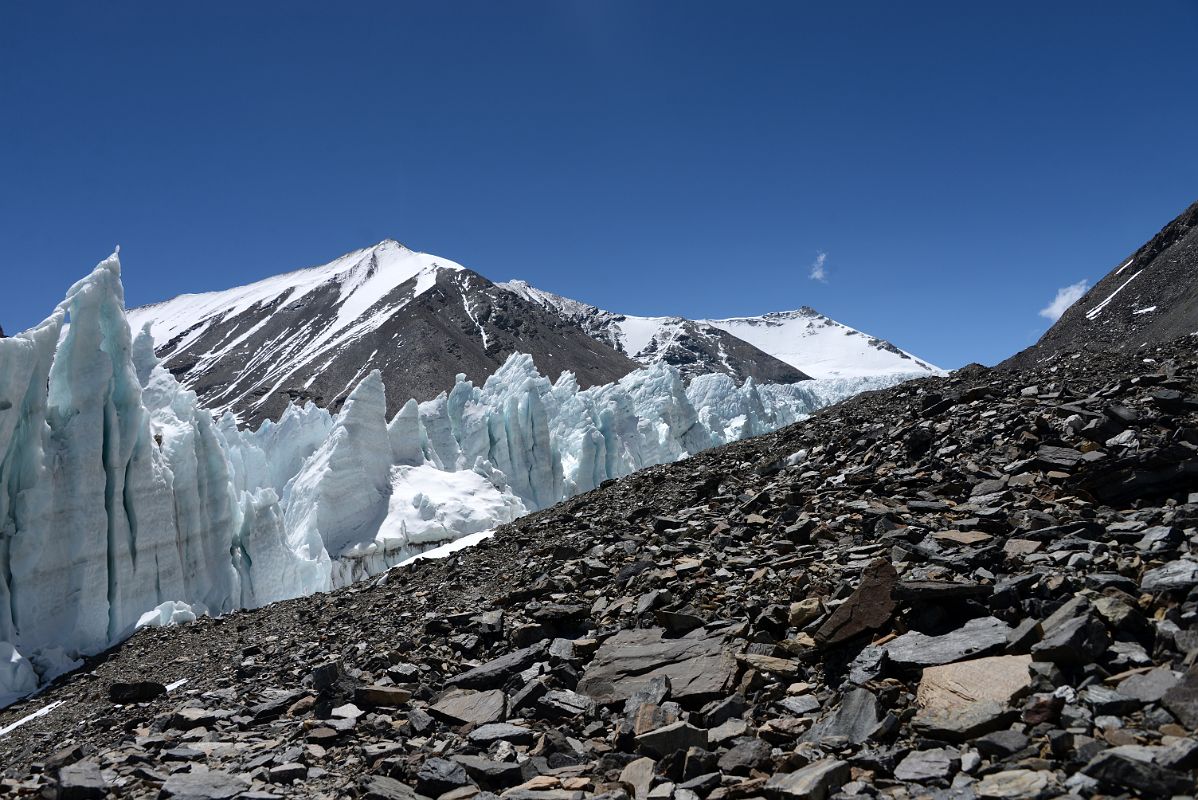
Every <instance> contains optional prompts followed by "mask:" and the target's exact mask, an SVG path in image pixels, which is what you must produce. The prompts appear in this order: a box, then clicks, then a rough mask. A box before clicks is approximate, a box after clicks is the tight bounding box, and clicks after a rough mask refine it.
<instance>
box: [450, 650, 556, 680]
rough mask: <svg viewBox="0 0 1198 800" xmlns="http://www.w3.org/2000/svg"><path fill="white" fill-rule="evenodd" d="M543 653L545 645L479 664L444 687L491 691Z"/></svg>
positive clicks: (535, 660)
mask: <svg viewBox="0 0 1198 800" xmlns="http://www.w3.org/2000/svg"><path fill="white" fill-rule="evenodd" d="M544 653H545V643H543V642H542V643H539V644H535V645H532V646H531V647H525V648H523V649H520V650H514V651H512V652H511V653H508V654H507V655H504V656H500V657H499V658H496V659H493V660H491V661H488V662H487V663H485V664H480V665H479V666H477V667H474V668H473V669H469V670H466V671H465V672H463V673H461V674H460V675H455V676H454V677H452V678H450V679H449V680H447V681H445V685H446V686H456V687H458V688H459V689H491V688H494V687H497V686H502V685H503V684H504V683H505V682H507V679H508V678H510V677H511V676H513V675H515V674H516V673H517V672H523V671H524V670H526V669H528V668H529V667H531V666H532V665H533V664H534V663H536V662H537V661H538V660H540V658H541V657H542V656H543V655H544Z"/></svg>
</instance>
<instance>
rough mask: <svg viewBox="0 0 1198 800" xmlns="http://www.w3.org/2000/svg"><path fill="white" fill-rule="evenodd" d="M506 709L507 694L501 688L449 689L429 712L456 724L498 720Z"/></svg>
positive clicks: (477, 723) (480, 723)
mask: <svg viewBox="0 0 1198 800" xmlns="http://www.w3.org/2000/svg"><path fill="white" fill-rule="evenodd" d="M506 710H507V695H505V694H504V693H503V691H502V690H501V689H491V690H490V691H486V692H475V691H472V690H470V689H451V690H449V691H448V692H446V693H445V694H444V695H442V696H441V699H440V700H438V701H437V702H436V703H435V704H433V705H432V706H430V707H429V713H430V714H432V715H433V716H435V717H439V718H441V719H444V720H447V721H449V722H452V723H455V724H458V725H465V724H468V723H469V724H473V725H485V724H487V723H488V722H499V721H500V720H502V719H503V717H504V714H505V711H506Z"/></svg>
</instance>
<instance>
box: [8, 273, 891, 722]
mask: <svg viewBox="0 0 1198 800" xmlns="http://www.w3.org/2000/svg"><path fill="white" fill-rule="evenodd" d="M68 323H69V324H68ZM896 380H897V379H896V378H895V377H894V376H887V377H885V378H879V379H873V380H871V379H850V380H834V381H807V382H804V383H802V384H796V385H792V386H772V385H763V386H758V385H755V384H754V383H753V382H752V381H749V382H746V383H745V384H744V385H743V386H737V385H735V383H734V382H733V381H732V380H731V379H730V378H728V377H727V376H724V375H710V376H700V377H698V378H695V379H694V380H692V382H691V384H690V385H689V386H686V385H684V384H683V382H682V380H681V378H680V377H679V375H678V373H677V372H676V371H675V370H674V369H673V368H671V367H668V366H664V365H655V366H652V367H649V368H646V369H642V370H638V371H636V372H633V373H631V374H629V375H628V376H626V377H625V378H623V379H621V380H620V381H618V382H616V383H612V384H608V385H605V386H597V387H592V388H590V389H586V390H580V389H579V386H578V383H577V381H576V380H575V378H574V376H573V375H572V374H570V373H568V372H567V373H563V374H562V375H561V376H560V377H559V378H558V379H557V380H556V381H550V380H549V379H548V378H546V377H545V376H543V375H541V374H539V373H538V372H537V370H536V368H535V366H534V364H533V361H532V358H531V357H530V356H528V355H524V354H520V353H516V354H513V355H512V356H511V357H510V358H509V359H508V360H507V362H506V363H505V364H504V365H503V366H502V367H501V368H500V369H499V370H497V371H496V372H495V373H494V374H493V375H491V376H490V377H489V378H488V379H487V380H486V381H485V382H484V383H483V385H482V386H475V385H473V384H472V383H471V382H470V381H467V380H465V378H464V376H458V378H457V380H456V382H455V385H454V387H453V389H452V390H450V391H448V392H446V393H443V394H442V395H440V396H438V397H437V398H434V399H433V400H429V401H427V402H423V403H417V402H416V401H414V400H413V401H409V402H408V403H407V404H406V405H405V406H404V407H403V408H402V409H401V410H400V411H399V412H398V413H397V414H396V415H395V416H394V417H393V418H392V419H391V420H387V419H386V402H385V396H384V387H383V380H382V378H381V376H380V375H379V373H378V372H377V371H376V372H372V373H370V374H369V375H367V376H366V377H365V378H364V379H363V380H362V381H361V382H360V383H359V384H358V385H357V386H356V387H355V388H354V389H353V391H352V392H351V393H350V395H349V397H348V399H347V400H346V402H345V404H344V405H343V407H342V408H341V410H340V411H339V413H337V414H332V413H330V412H328V411H326V410H325V409H322V408H318V407H316V406H315V405H312V404H307V405H304V406H295V405H293V406H291V407H289V408H288V409H287V410H286V411H285V412H284V413H283V414H282V416H281V417H280V419H279V420H278V421H277V422H272V421H267V422H264V423H263V424H262V425H261V426H259V427H258V428H257V429H256V430H245V429H242V428H240V427H239V426H238V424H237V420H236V419H235V418H234V417H233V416H232V415H230V414H225V415H224V416H222V417H221V418H219V419H216V418H214V417H213V415H212V414H211V413H210V412H208V411H207V410H206V409H204V408H203V407H202V406H200V405H198V403H197V400H196V396H195V394H194V393H193V392H191V391H189V390H187V389H186V388H185V387H183V386H181V385H180V384H179V383H178V381H176V379H175V378H174V377H173V376H172V375H171V374H170V373H169V372H168V371H167V370H166V369H164V368H163V367H161V366H160V365H159V364H158V359H157V358H156V357H155V355H154V351H153V342H152V340H151V338H150V336H149V333H148V332H147V331H142V332H140V333H139V334H138V335H137V336H136V337H134V336H133V333H132V331H131V330H130V328H129V325H128V322H127V320H126V318H125V313H124V290H123V287H122V285H121V280H120V262H119V260H118V258H117V256H116V255H113V256H111V257H110V258H108V259H106V260H105V261H103V262H101V263H100V264H99V265H98V266H97V267H96V268H95V270H94V271H93V272H92V273H91V274H90V275H88V276H87V277H86V278H84V279H83V280H81V281H79V282H78V283H76V284H75V285H74V286H73V287H71V289H70V291H68V293H67V296H66V299H65V300H64V301H63V302H62V303H61V304H60V305H59V307H58V308H57V309H55V311H54V313H53V314H51V315H50V317H49V318H47V319H46V320H45V321H44V322H43V323H41V324H40V325H38V326H36V327H34V328H32V329H30V330H27V331H25V332H23V333H20V334H17V335H15V336H13V337H11V338H7V339H0V704H2V703H4V702H5V701H8V700H11V699H12V698H14V697H17V696H20V695H21V694H24V693H27V692H29V691H32V690H35V689H36V688H37V686H38V685H39V684H40V683H41V682H44V681H45V680H47V679H49V678H51V677H53V676H54V675H56V674H58V673H60V672H62V671H64V670H65V669H68V668H70V667H71V666H73V665H75V664H77V663H78V662H77V659H78V658H79V657H80V656H82V655H87V654H90V653H95V652H98V651H100V650H102V649H104V648H105V647H107V646H109V645H110V644H112V643H114V642H116V641H119V640H120V639H121V638H123V637H125V636H127V635H129V633H131V632H132V631H133V630H135V629H136V627H137V626H138V625H145V624H169V623H171V622H179V621H186V620H189V619H194V617H195V615H197V614H204V613H213V614H215V613H224V612H227V611H231V610H234V609H237V608H248V607H256V606H261V605H264V604H266V603H270V602H274V601H277V600H282V599H287V598H290V597H296V596H300V595H304V594H309V593H312V592H317V591H327V590H329V589H332V588H336V587H338V586H341V585H345V584H347V583H349V582H351V581H354V580H357V579H360V578H363V577H367V576H370V575H374V574H378V573H380V572H382V571H384V570H386V569H388V568H389V567H391V566H393V565H395V564H397V563H400V562H402V561H403V560H405V559H407V558H410V557H412V556H414V555H416V554H418V553H420V552H421V551H424V550H427V549H429V548H433V547H435V546H437V545H442V544H445V543H447V542H450V541H453V540H456V539H459V538H461V537H463V536H468V535H475V534H482V533H483V532H485V531H488V530H490V529H492V528H494V527H496V526H497V525H500V524H502V523H505V522H510V521H512V520H514V519H516V518H517V517H519V516H521V515H523V514H525V513H527V512H529V511H532V510H536V509H540V508H544V507H547V506H549V505H552V504H553V503H556V502H558V501H560V500H562V499H564V498H566V497H570V496H572V495H574V494H577V493H580V492H585V491H588V490H590V489H593V488H595V487H597V486H598V485H599V484H600V483H601V482H602V481H604V480H607V479H609V478H619V477H622V476H624V475H627V474H629V473H631V472H633V471H635V470H637V469H640V468H642V467H645V466H650V465H653V464H660V463H664V462H668V461H673V460H676V459H678V458H682V457H685V456H687V455H689V454H692V453H694V452H697V451H698V450H701V449H704V448H707V447H711V446H713V445H718V444H723V443H726V442H728V441H732V440H734V439H739V438H743V437H746V436H753V435H757V434H760V433H765V432H767V431H770V430H773V429H775V428H778V427H780V426H782V425H786V424H789V423H791V422H794V421H796V420H797V419H800V418H801V417H802V416H804V415H805V414H808V413H810V412H811V411H813V410H814V409H816V408H818V407H820V406H822V405H826V404H828V403H829V402H834V401H835V400H838V399H841V398H843V397H845V396H848V395H850V394H852V393H854V392H856V391H860V390H862V389H871V388H880V387H881V386H884V385H888V384H890V383H894V382H896Z"/></svg>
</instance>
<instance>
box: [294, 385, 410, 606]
mask: <svg viewBox="0 0 1198 800" xmlns="http://www.w3.org/2000/svg"><path fill="white" fill-rule="evenodd" d="M386 414H387V403H386V397H385V395H384V390H383V380H382V377H381V376H380V375H379V373H378V371H377V370H375V371H372V372H371V373H370V374H369V375H368V376H367V377H366V378H364V379H363V380H362V382H361V383H359V384H358V385H357V387H356V388H354V390H353V391H352V392H351V393H350V395H349V398H348V399H347V400H346V401H345V405H344V406H343V408H342V409H341V412H340V413H339V414H338V416H337V421H336V423H334V425H333V429H332V431H331V432H330V433H329V436H328V438H327V439H326V440H325V442H324V444H322V445H321V446H320V448H319V449H318V450H317V451H316V452H315V453H313V454H312V456H311V457H309V458H308V460H307V461H305V462H304V466H303V467H302V468H301V469H300V471H299V473H298V474H297V475H296V476H295V477H294V478H293V479H292V480H291V481H289V482H288V484H287V488H286V490H285V491H284V495H283V502H284V505H285V506H286V509H287V510H286V516H285V518H284V523H285V526H286V529H287V537H288V542H289V544H290V545H291V547H292V549H294V550H295V551H297V552H298V553H299V554H300V555H301V556H303V557H305V558H307V559H310V560H311V561H313V562H315V563H320V564H323V563H325V562H327V560H328V559H339V558H342V557H352V556H353V555H355V554H356V552H357V549H358V548H361V547H364V546H367V545H369V544H370V543H372V542H373V541H374V537H375V534H376V533H377V532H378V529H379V527H380V525H382V522H383V519H384V518H385V517H386V516H387V500H388V498H389V497H390V494H391V481H390V470H391V440H390V437H389V436H388V434H387V421H386ZM328 585H329V584H328V583H326V582H324V581H318V584H317V585H316V586H314V587H312V588H313V589H317V590H318V589H325V588H328Z"/></svg>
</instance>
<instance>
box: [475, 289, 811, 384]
mask: <svg viewBox="0 0 1198 800" xmlns="http://www.w3.org/2000/svg"><path fill="white" fill-rule="evenodd" d="M497 285H498V286H499V287H500V288H503V289H507V290H508V291H509V292H512V293H513V294H516V295H519V296H520V297H523V298H524V299H526V300H528V301H529V302H531V303H535V304H537V305H539V306H541V307H542V308H544V309H545V310H546V311H548V312H550V313H555V314H557V315H558V316H560V317H561V318H562V319H564V320H566V321H567V322H569V323H571V324H573V325H577V326H578V327H579V328H581V329H582V330H583V332H585V333H586V334H587V335H588V336H590V337H591V338H593V339H595V340H596V341H599V342H603V343H604V344H606V345H608V346H610V347H613V348H615V349H616V350H619V351H620V352H621V353H624V354H625V355H627V356H629V357H631V358H632V359H634V360H635V361H637V362H639V363H641V364H645V365H649V364H656V363H664V364H669V365H671V366H673V367H676V368H677V369H678V371H679V372H681V373H682V375H683V377H685V378H687V379H688V380H689V379H690V378H693V377H695V376H697V375H711V374H721V375H727V376H729V377H730V378H732V379H733V380H734V381H736V382H737V383H744V381H745V380H746V379H748V378H752V379H753V380H754V381H756V382H757V383H783V384H785V383H796V382H798V381H802V380H807V379H808V378H810V376H809V375H807V374H806V373H804V372H803V371H801V370H799V369H796V368H795V367H793V366H791V365H790V364H788V363H786V362H785V361H782V360H780V359H778V358H775V357H774V356H772V355H770V354H769V353H767V352H765V351H764V350H761V349H759V348H757V347H754V346H753V345H751V344H749V343H748V342H745V341H743V340H741V339H738V338H736V337H735V336H733V335H732V334H730V333H728V332H727V331H724V330H721V329H720V328H717V327H715V326H714V325H709V324H707V323H705V322H695V321H694V320H689V319H685V318H683V317H636V316H629V315H627V314H617V313H614V312H612V311H605V310H604V309H602V308H599V307H598V306H593V305H590V304H589V303H582V302H579V301H578V300H571V299H570V298H568V297H562V296H561V295H556V294H553V293H552V292H546V291H544V290H543V289H537V288H536V287H534V286H530V285H529V284H528V283H526V282H525V281H509V282H507V283H500V284H497Z"/></svg>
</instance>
